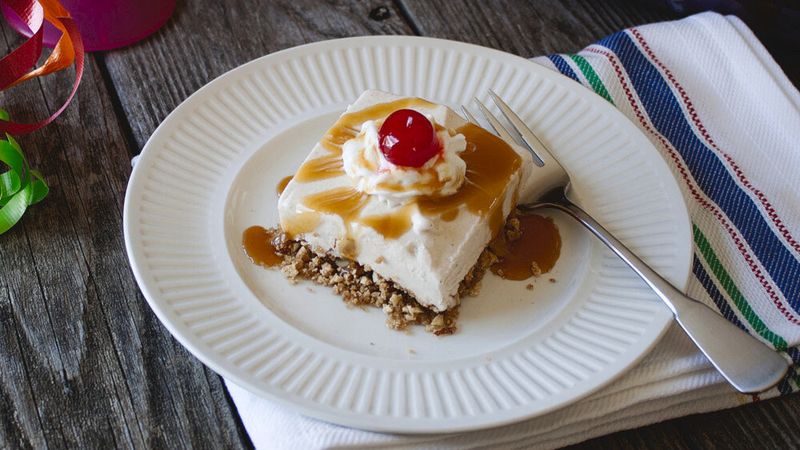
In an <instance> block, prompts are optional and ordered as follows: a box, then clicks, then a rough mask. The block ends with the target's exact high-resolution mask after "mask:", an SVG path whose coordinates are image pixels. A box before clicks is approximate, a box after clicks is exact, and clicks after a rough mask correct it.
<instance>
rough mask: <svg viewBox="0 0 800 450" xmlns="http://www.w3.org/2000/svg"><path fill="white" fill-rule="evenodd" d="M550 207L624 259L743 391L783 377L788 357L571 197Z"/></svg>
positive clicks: (764, 386) (752, 390) (770, 384)
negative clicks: (669, 276)
mask: <svg viewBox="0 0 800 450" xmlns="http://www.w3.org/2000/svg"><path fill="white" fill-rule="evenodd" d="M548 206H553V207H556V208H558V209H560V210H562V211H564V212H566V213H567V214H569V215H571V216H573V217H574V218H576V219H577V220H578V221H579V222H581V223H582V224H583V225H584V226H585V227H586V228H588V229H589V231H591V232H592V233H593V234H594V235H595V236H597V238H598V239H600V240H601V241H602V242H603V243H604V244H606V245H607V246H608V248H610V249H611V251H613V252H614V253H616V254H617V256H619V257H620V258H621V259H622V260H623V261H625V263H627V264H628V265H629V266H630V267H631V269H633V270H634V271H635V272H636V273H637V274H638V275H639V277H641V278H642V280H644V281H645V283H647V284H648V285H649V286H650V287H651V288H652V289H653V291H655V293H656V294H657V295H658V297H659V298H661V300H663V301H664V303H666V304H667V306H669V309H671V310H672V313H673V314H674V315H675V319H676V320H677V321H678V323H679V324H680V326H681V327H682V328H683V330H684V331H685V332H686V334H687V335H689V337H690V338H691V339H692V341H694V343H695V344H696V345H697V347H699V348H700V350H701V351H702V352H703V354H704V355H706V358H708V360H709V361H711V364H713V365H714V367H716V368H717V370H718V371H719V372H720V373H721V374H722V376H723V377H725V379H726V380H728V382H729V383H730V384H731V385H732V386H733V387H734V388H736V390H738V391H739V392H742V393H746V394H752V393H756V392H762V391H765V390H767V389H769V388H771V387H773V386H775V385H776V384H777V383H778V382H779V381H780V380H781V379H782V378H783V377H784V375H785V374H786V371H787V370H788V368H789V362H788V361H787V360H786V358H784V357H783V356H781V355H780V354H779V353H777V352H775V351H773V350H772V349H770V348H768V347H767V346H765V345H764V344H763V343H761V342H760V341H759V340H757V339H756V338H754V337H753V336H750V335H749V334H747V333H746V332H744V331H742V330H741V329H739V328H738V327H736V326H735V325H733V324H732V323H731V322H729V321H728V320H726V319H725V318H723V317H722V316H720V315H719V314H717V313H716V312H715V311H713V310H712V309H711V308H709V307H708V306H706V305H705V304H703V303H701V302H699V301H697V300H694V299H692V298H690V297H688V296H686V295H684V294H683V292H681V291H680V290H679V289H677V288H676V287H675V286H673V285H672V284H670V282H669V281H667V280H665V279H664V278H663V277H661V275H659V274H658V273H656V272H655V271H654V270H653V269H652V268H650V266H648V265H647V264H645V263H644V261H642V260H641V259H639V257H637V256H636V255H635V254H634V253H633V252H631V251H630V249H628V247H626V246H625V245H623V244H622V243H621V242H620V241H619V240H618V239H617V238H615V237H614V236H613V235H612V234H611V233H610V232H609V231H608V230H606V229H605V228H604V227H603V226H602V225H600V224H599V223H598V222H597V221H596V220H594V219H593V218H592V217H591V216H590V215H589V214H587V213H586V211H584V210H583V209H581V208H580V207H579V206H577V205H575V204H574V203H572V202H571V201H569V200H565V201H563V202H559V204H549V205H548Z"/></svg>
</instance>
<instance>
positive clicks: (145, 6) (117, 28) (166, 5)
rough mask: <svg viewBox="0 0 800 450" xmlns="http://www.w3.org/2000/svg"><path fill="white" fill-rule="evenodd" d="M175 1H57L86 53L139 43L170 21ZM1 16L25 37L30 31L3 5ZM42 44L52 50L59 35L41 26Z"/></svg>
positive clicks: (47, 25) (50, 26)
mask: <svg viewBox="0 0 800 450" xmlns="http://www.w3.org/2000/svg"><path fill="white" fill-rule="evenodd" d="M175 1H176V0H61V4H62V5H64V7H65V8H67V10H68V11H69V13H70V14H71V15H72V18H73V19H75V22H76V23H77V24H78V29H79V30H80V32H81V37H82V38H83V44H84V48H85V49H86V51H90V52H91V51H100V50H111V49H113V48H119V47H124V46H126V45H130V44H133V43H134V42H137V41H140V40H142V39H144V38H146V37H147V36H149V35H150V34H152V33H154V32H155V31H156V30H158V29H159V28H161V26H162V25H164V23H165V22H166V21H167V19H169V18H170V16H171V15H172V12H173V11H174V10H175ZM2 10H3V16H5V18H6V21H8V23H9V24H10V25H11V27H12V28H14V29H15V30H17V31H18V32H19V33H21V34H23V35H24V36H26V37H30V36H31V30H29V29H28V27H27V26H26V25H25V23H24V22H22V21H21V20H20V19H19V18H18V17H17V16H16V14H14V13H13V12H11V10H10V9H9V8H8V7H7V6H6V5H5V3H3V7H2ZM44 27H45V28H44V45H46V46H48V47H53V46H54V45H55V44H56V42H57V41H58V38H59V36H61V32H60V31H58V30H57V29H56V28H54V27H53V26H52V25H50V23H47V22H46V23H45V25H44Z"/></svg>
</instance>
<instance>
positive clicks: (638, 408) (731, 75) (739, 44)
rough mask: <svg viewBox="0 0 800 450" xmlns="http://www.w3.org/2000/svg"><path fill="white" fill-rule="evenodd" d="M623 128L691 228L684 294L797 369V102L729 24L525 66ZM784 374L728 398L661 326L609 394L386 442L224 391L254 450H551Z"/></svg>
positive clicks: (706, 407)
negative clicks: (661, 175) (666, 174)
mask: <svg viewBox="0 0 800 450" xmlns="http://www.w3.org/2000/svg"><path fill="white" fill-rule="evenodd" d="M534 61H535V62H537V63H540V64H543V65H545V66H547V67H550V68H552V69H554V70H558V71H559V72H561V73H563V74H564V75H566V76H568V77H570V78H572V79H573V80H575V81H576V82H578V83H581V84H582V85H584V86H586V87H587V88H589V89H592V90H593V91H594V92H596V93H597V94H598V95H600V96H602V97H603V98H605V99H606V100H608V101H609V102H611V103H613V104H614V105H615V106H616V107H617V108H619V110H620V111H622V112H623V113H624V114H625V115H626V116H628V118H630V120H631V121H633V122H634V123H635V124H637V125H638V126H639V127H640V128H641V129H642V131H643V132H644V133H645V135H646V136H647V137H648V138H649V139H650V140H651V141H652V142H653V144H654V145H655V146H656V148H657V149H658V150H659V151H660V152H661V153H662V155H663V157H664V159H665V160H666V161H667V162H668V164H669V166H670V168H671V169H672V171H673V174H674V175H675V177H676V179H678V180H679V184H680V186H681V190H682V192H683V194H684V198H685V200H686V204H687V206H688V208H689V213H690V216H691V219H692V227H693V231H694V244H695V247H694V261H693V264H692V271H693V273H694V276H693V277H692V278H691V280H690V283H689V287H688V294H689V295H691V296H693V297H694V298H697V299H700V300H702V301H704V302H706V303H707V304H709V305H712V306H713V307H714V308H716V309H717V310H718V311H719V312H720V313H722V314H723V315H724V316H725V317H726V318H728V320H730V321H731V322H733V323H735V324H736V325H737V326H739V327H741V328H742V329H745V330H747V331H748V332H750V333H752V334H754V335H756V336H758V337H759V338H760V339H761V340H763V341H764V342H766V343H768V344H769V345H771V346H773V347H774V348H776V349H779V350H781V351H784V352H786V353H787V354H788V356H789V357H791V358H792V359H793V360H794V361H795V363H800V351H798V345H799V344H800V243H799V242H798V241H799V240H800V208H798V206H797V205H800V192H799V191H798V189H797V185H796V182H794V180H797V177H798V175H797V174H798V172H800V149H798V145H800V144H798V143H800V93H798V91H797V90H796V89H795V88H794V87H793V86H792V84H791V83H790V82H789V80H788V79H787V78H786V77H785V75H784V74H783V73H782V72H781V70H780V68H779V67H778V65H777V64H776V63H775V61H773V60H772V58H771V57H770V56H769V54H768V53H767V52H766V50H765V49H764V47H763V46H762V45H761V44H760V43H759V42H758V40H757V39H756V38H755V36H753V34H752V32H751V31H750V30H749V29H747V27H746V26H745V25H744V24H743V23H742V22H741V21H739V20H738V19H737V18H735V17H723V16H720V15H718V14H713V13H704V14H699V15H695V16H692V17H689V18H687V19H683V20H680V21H675V22H666V23H659V24H653V25H645V26H641V27H636V28H631V29H628V30H624V31H621V32H619V33H616V34H613V35H611V36H609V37H607V38H605V39H603V40H602V41H600V42H598V43H596V44H594V45H591V46H589V47H587V48H586V49H584V50H583V51H581V52H579V53H578V54H564V55H551V56H548V57H540V58H535V59H534ZM798 383H800V376H799V375H798V372H797V369H796V368H794V369H793V370H792V373H790V374H789V376H787V378H786V379H785V380H783V381H782V382H781V383H780V384H779V385H778V386H777V387H776V388H774V389H772V390H771V391H768V392H766V393H763V394H762V395H761V396H760V397H758V396H743V395H739V394H737V393H736V392H734V391H733V390H732V389H731V388H730V387H728V386H727V384H726V383H725V382H724V380H723V379H722V377H721V376H720V375H719V374H717V373H716V371H714V369H713V368H712V367H711V366H710V364H709V363H708V362H707V361H706V360H705V358H704V357H703V356H702V354H701V353H700V352H699V351H698V350H697V349H696V348H695V347H694V346H693V345H692V343H691V342H690V341H689V340H688V339H687V338H686V337H685V336H684V335H683V333H682V332H681V330H680V329H678V328H677V327H676V326H673V327H672V328H671V329H670V330H669V331H668V333H667V334H666V336H665V337H664V338H663V340H662V341H661V342H660V343H659V344H658V345H657V346H656V348H655V350H653V352H652V353H651V354H649V355H648V356H647V357H645V358H644V359H643V360H642V361H641V362H640V363H639V364H638V365H637V366H636V367H635V368H634V369H632V370H631V371H630V372H628V373H627V374H625V375H624V376H623V377H621V378H620V379H619V380H617V381H615V382H614V383H612V384H611V385H609V386H607V387H606V388H604V389H602V390H601V391H598V392H596V393H595V394H593V395H591V396H590V397H587V398H585V399H583V400H581V401H579V402H577V403H575V404H572V405H570V406H567V407H565V408H562V409H560V410H558V411H555V412H553V413H550V414H547V415H545V416H542V417H538V418H535V419H531V420H528V421H525V422H521V423H517V424H514V425H509V426H505V427H499V428H495V429H491V430H484V431H476V432H470V433H462V434H456V435H446V436H422V437H412V436H398V435H390V434H381V433H372V432H366V431H360V430H353V429H349V428H344V427H339V426H336V425H331V424H327V423H323V422H319V421H316V420H313V419H309V418H305V417H302V416H300V415H297V414H295V413H292V412H290V411H287V410H285V409H283V408H281V407H279V406H277V405H273V404H272V403H270V402H269V401H267V400H264V399H261V398H258V397H256V396H254V395H252V394H250V393H248V392H247V391H245V390H244V389H241V388H239V387H238V386H236V385H234V384H233V383H230V382H228V387H229V389H230V393H231V396H232V397H233V400H234V402H235V403H236V405H237V408H238V410H239V413H240V415H241V418H242V421H243V423H244V425H245V428H246V429H247V430H248V432H249V434H250V437H251V438H252V440H253V443H254V444H255V445H256V446H257V447H260V448H303V449H307V448H345V447H363V448H376V447H385V448H403V447H420V446H422V447H427V448H480V447H497V446H503V447H508V448H517V447H519V448H531V447H534V448H553V447H559V446H563V445H568V444H571V443H576V442H580V441H583V440H586V439H589V438H592V437H595V436H599V435H603V434H607V433H611V432H614V431H618V430H623V429H629V428H634V427H638V426H643V425H646V424H650V423H654V422H659V421H662V420H666V419H669V418H673V417H679V416H683V415H687V414H692V413H698V412H707V411H713V410H718V409H723V408H729V407H733V406H737V405H739V404H742V403H746V402H751V401H757V400H759V399H763V398H769V397H774V396H777V395H785V394H789V393H791V392H793V391H797V390H798V389H800V387H799V386H798Z"/></svg>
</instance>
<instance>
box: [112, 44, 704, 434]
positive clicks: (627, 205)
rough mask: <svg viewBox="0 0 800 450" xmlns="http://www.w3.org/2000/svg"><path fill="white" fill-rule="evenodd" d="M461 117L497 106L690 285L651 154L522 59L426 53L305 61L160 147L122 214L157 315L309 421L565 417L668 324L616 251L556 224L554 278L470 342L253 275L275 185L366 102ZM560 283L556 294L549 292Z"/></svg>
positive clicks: (239, 77) (432, 423)
mask: <svg viewBox="0 0 800 450" xmlns="http://www.w3.org/2000/svg"><path fill="white" fill-rule="evenodd" d="M367 88H378V89H383V90H386V91H390V92H394V93H398V94H403V95H414V96H421V97H424V98H427V99H430V100H433V101H436V102H440V103H444V104H448V105H450V106H458V105H461V104H466V103H467V102H469V100H470V99H471V98H472V96H473V95H477V96H478V97H480V98H481V99H483V100H487V98H486V97H487V96H486V92H487V89H489V88H492V89H494V90H495V91H497V92H498V93H499V94H500V95H501V96H502V97H504V98H505V99H507V100H508V101H509V103H510V104H511V106H512V107H514V108H515V109H516V110H517V111H519V112H520V113H521V115H522V117H523V118H524V119H526V121H527V122H528V123H529V124H532V126H533V128H534V129H535V130H536V131H537V133H539V134H540V136H541V137H542V140H543V141H545V142H546V143H548V144H550V146H551V147H552V149H553V150H554V151H555V152H556V153H557V154H558V155H557V156H558V157H559V159H560V160H561V162H562V164H563V165H564V166H565V167H566V168H567V169H568V170H569V171H570V172H571V173H572V175H573V177H574V179H575V183H574V184H575V188H576V190H577V192H578V194H579V198H580V200H581V202H582V204H583V205H585V207H586V209H587V210H589V211H590V212H591V213H593V214H594V215H595V216H596V217H597V218H598V219H599V220H600V221H601V222H603V223H605V224H606V225H607V226H608V228H609V229H610V230H612V231H613V232H615V233H616V234H617V236H619V237H620V238H621V239H622V240H623V241H625V242H627V243H628V244H629V245H630V246H631V247H632V248H633V249H635V250H636V251H637V252H638V253H639V254H640V255H642V256H643V257H644V259H645V260H647V261H649V262H650V263H652V264H653V265H654V266H655V267H656V268H657V269H658V270H659V271H660V272H661V273H662V274H664V275H665V276H666V277H667V278H669V279H670V280H671V281H672V282H673V283H675V284H676V285H678V286H684V285H685V283H686V280H687V277H688V273H689V261H690V249H691V246H690V244H691V239H690V231H689V230H690V228H689V220H688V216H687V213H686V209H685V206H684V204H683V201H682V199H681V195H680V193H679V191H678V187H677V185H676V183H675V181H674V180H673V178H672V176H671V175H670V172H669V169H668V168H667V166H666V164H665V163H664V162H663V161H662V159H661V157H660V156H659V154H658V152H657V151H656V149H654V148H653V146H652V145H651V144H650V142H649V141H648V140H647V139H646V138H645V137H644V136H643V135H642V134H641V133H640V132H639V130H638V129H637V128H636V127H635V126H633V125H632V124H631V123H630V122H629V121H628V120H627V119H626V118H625V117H624V116H623V115H622V114H621V113H619V112H618V111H616V110H615V109H614V108H613V107H612V106H611V105H610V104H609V103H607V102H606V101H605V100H603V99H601V98H600V97H599V96H597V95H595V94H593V93H591V92H590V91H589V90H587V89H585V88H583V87H581V86H579V85H578V84H576V83H574V82H573V81H571V80H569V79H567V78H565V77H562V76H560V75H557V74H555V73H554V72H552V71H550V70H547V69H544V68H542V67H540V66H538V65H536V64H534V63H531V62H529V61H526V60H524V59H522V58H519V57H516V56H513V55H510V54H507V53H502V52H499V51H496V50H491V49H487V48H483V47H477V46H473V45H468V44H463V43H458V42H450V41H443V40H436V39H429V38H419V37H365V38H352V39H342V40H334V41H327V42H320V43H316V44H311V45H306V46H302V47H296V48H292V49H289V50H285V51H282V52H278V53H275V54H272V55H268V56H265V57H263V58H260V59H257V60H255V61H253V62H250V63H248V64H245V65H243V66H241V67H239V68H237V69H235V70H232V71H230V72H228V73H227V74H225V75H223V76H221V77H219V78H218V79H216V80H214V81H213V82H211V83H209V84H208V85H207V86H205V87H204V88H202V89H201V90H199V91H198V92H197V93H195V94H194V95H192V96H191V97H190V98H189V99H188V100H186V101H185V102H183V104H181V105H180V106H179V107H178V108H176V109H175V111H174V112H173V113H172V114H170V116H169V117H167V119H166V120H164V122H163V123H162V124H161V126H160V127H159V128H158V129H157V130H156V131H155V133H153V136H152V137H151V138H150V140H149V141H148V143H147V145H146V146H145V148H144V151H143V152H142V156H141V159H140V160H139V162H138V164H137V166H136V168H135V170H134V171H133V175H132V176H131V181H130V184H129V185H128V192H127V196H126V199H125V217H124V221H125V242H126V245H127V249H128V254H129V257H130V261H131V266H132V267H133V272H134V274H135V275H136V279H137V281H138V282H139V286H140V287H141V289H142V292H143V293H144V296H145V297H146V298H147V300H148V301H149V302H150V306H151V307H152V308H153V310H154V311H155V313H156V314H157V315H158V317H159V319H161V321H162V322H163V323H164V325H165V326H166V327H167V328H168V329H169V330H170V332H172V334H173V335H174V336H175V337H176V338H177V339H178V340H179V341H180V342H181V343H182V344H183V345H185V346H186V347H187V348H188V349H189V350H190V351H191V352H192V353H194V354H195V355H196V356H197V357H198V358H199V359H200V360H201V361H203V362H204V363H205V364H207V365H208V366H210V367H211V368H212V369H214V370H215V371H217V372H219V373H220V374H222V375H223V376H224V377H226V378H228V379H230V380H232V381H234V382H235V383H237V384H239V385H241V386H243V387H245V388H247V389H249V390H250V391H252V392H254V393H257V394H260V395H262V396H264V397H266V398H269V399H271V400H274V401H276V402H279V403H282V404H284V405H287V406H290V407H292V408H294V409H296V410H297V411H299V412H300V413H302V414H305V415H308V416H312V417H316V418H319V419H322V420H326V421H329V422H334V423H337V424H341V425H347V426H352V427H357V428H363V429H369V430H378V431H392V432H403V433H433V432H453V431H459V430H472V429H477V428H485V427H490V426H496V425H500V424H506V423H510V422H514V421H518V420H521V419H524V418H527V417H532V416H535V415H539V414H542V413H545V412H547V411H550V410H552V409H554V408H557V407H560V406H564V405H565V404H567V403H570V402H573V401H575V400H576V399H578V398H580V397H583V396H585V395H587V394H589V393H590V392H592V391H594V390H596V389H598V388H599V387H601V386H603V385H605V384H607V383H608V382H609V381H611V380H612V379H614V378H615V377H616V376H618V375H620V374H621V373H623V372H624V371H625V369H627V368H628V367H630V366H631V365H632V364H633V363H634V362H636V361H637V360H638V359H639V358H640V357H641V356H643V355H644V354H645V353H646V352H647V350H648V349H650V347H651V346H652V345H653V344H654V343H655V342H656V341H657V339H658V338H659V336H660V335H661V334H662V332H663V331H664V330H665V328H666V326H667V324H668V323H669V322H670V320H671V316H670V313H669V312H668V310H667V309H666V308H665V307H664V306H663V305H662V304H661V303H660V302H659V301H658V300H657V299H656V298H655V297H654V296H653V294H652V293H651V292H650V291H649V290H648V289H647V288H646V286H645V285H644V284H643V283H642V282H641V281H640V280H639V279H637V278H636V276H635V275H634V274H633V272H631V271H630V270H628V269H627V268H625V267H624V266H623V264H622V263H621V262H620V261H619V260H618V259H617V258H616V257H614V256H613V255H612V254H611V253H610V252H609V251H608V250H606V249H604V248H602V246H601V245H600V244H599V243H598V242H597V241H596V240H594V239H591V238H589V236H588V235H587V234H586V233H584V232H583V231H582V230H580V229H579V227H578V226H577V225H575V224H574V223H573V222H572V221H570V220H567V219H565V218H564V217H562V216H559V215H556V214H555V213H554V214H553V215H554V217H555V220H556V221H557V223H558V226H559V228H560V230H561V234H562V237H563V242H564V244H563V249H562V256H561V258H560V260H559V261H558V263H557V265H556V267H555V268H554V270H553V272H552V273H551V274H548V275H546V276H544V277H543V278H542V279H539V280H537V281H536V286H535V289H534V290H533V292H531V291H529V290H526V289H525V285H526V284H527V283H526V282H508V281H503V280H499V279H497V278H495V277H494V276H488V277H487V279H486V280H485V281H484V285H483V290H482V294H481V295H480V296H479V297H477V298H467V299H466V300H465V301H464V303H463V306H462V309H461V318H460V320H459V326H460V328H459V331H458V333H457V334H455V335H452V336H448V337H442V338H437V337H435V336H433V335H431V334H428V333H425V332H424V331H421V330H414V331H412V332H410V333H408V334H404V333H398V332H396V331H391V330H388V329H387V328H386V327H385V326H384V318H383V313H382V312H381V311H380V310H377V309H375V308H371V309H370V310H369V311H362V310H359V309H348V308H347V307H346V306H345V305H344V303H343V302H342V301H341V300H340V299H339V298H337V297H334V295H333V294H332V293H330V291H329V290H328V289H325V288H322V287H318V286H312V285H310V284H300V285H295V286H293V285H290V284H289V283H288V282H287V281H286V280H285V279H284V278H283V277H282V276H281V275H280V273H278V272H277V271H270V270H265V269H262V268H259V267H255V266H253V265H252V264H251V263H250V262H249V261H248V260H247V258H246V257H245V256H244V255H243V253H242V251H241V250H240V239H241V234H242V231H243V230H244V229H245V228H246V227H248V226H250V225H254V224H261V225H266V226H271V225H274V224H276V223H277V213H276V202H277V195H276V193H275V186H276V184H277V183H278V180H280V179H281V178H282V177H284V176H285V175H289V174H292V173H293V172H294V170H295V169H296V168H297V166H298V165H299V163H300V162H301V161H302V159H303V158H304V156H305V155H306V153H307V152H308V151H309V150H310V149H311V147H312V145H313V143H314V142H315V141H316V140H317V139H318V138H319V136H321V134H322V133H323V131H324V130H325V129H326V128H327V127H328V126H329V125H330V124H331V123H332V122H333V121H334V120H335V118H336V117H337V115H338V114H340V113H341V112H342V111H343V110H344V108H345V107H346V105H347V104H348V103H349V102H351V101H353V100H354V99H355V98H356V97H357V96H358V95H359V94H360V93H361V92H362V91H363V90H365V89H367ZM551 277H552V278H554V279H556V280H557V281H556V282H555V283H553V282H549V281H548V278H551Z"/></svg>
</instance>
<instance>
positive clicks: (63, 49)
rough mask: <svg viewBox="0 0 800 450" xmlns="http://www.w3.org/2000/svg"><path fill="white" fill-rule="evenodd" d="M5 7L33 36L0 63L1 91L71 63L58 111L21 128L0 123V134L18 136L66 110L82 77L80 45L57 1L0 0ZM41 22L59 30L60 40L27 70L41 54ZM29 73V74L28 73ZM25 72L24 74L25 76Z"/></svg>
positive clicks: (70, 19) (67, 14) (49, 120)
mask: <svg viewBox="0 0 800 450" xmlns="http://www.w3.org/2000/svg"><path fill="white" fill-rule="evenodd" d="M0 1H1V2H2V3H5V4H6V5H7V6H8V7H9V8H10V9H11V10H12V11H14V13H15V14H17V15H18V16H19V17H20V19H22V20H23V21H24V22H25V23H26V24H27V25H28V27H29V28H30V29H31V31H32V32H33V35H32V36H31V37H30V38H29V39H28V40H27V41H26V42H25V43H23V44H22V45H21V46H19V47H18V48H16V49H15V50H14V51H12V52H11V53H9V54H8V55H6V56H5V57H4V58H3V59H2V60H0V89H5V88H7V87H11V86H14V85H16V84H17V83H21V82H23V81H25V80H29V79H31V78H34V77H39V76H43V75H47V74H49V73H52V72H55V71H58V70H62V69H66V68H67V67H69V66H70V65H72V64H73V62H74V63H75V82H74V83H73V85H72V92H70V94H69V97H67V100H66V101H65V102H64V104H63V105H61V107H60V108H59V109H58V110H57V111H56V112H54V113H53V114H52V115H51V116H50V117H48V118H46V119H44V120H41V121H39V122H36V123H30V124H23V123H17V122H12V121H8V120H2V119H0V133H9V134H12V135H20V134H26V133H30V132H32V131H35V130H38V129H39V128H41V127H43V126H45V125H47V124H49V123H50V122H52V121H53V120H55V118H56V117H58V115H59V114H61V112H63V111H64V109H66V107H67V105H69V102H70V101H71V100H72V98H73V97H74V96H75V92H76V91H77V90H78V85H79V84H80V81H81V77H82V76H83V64H84V55H83V42H82V41H81V36H80V33H79V32H78V27H77V25H76V24H75V22H74V21H73V20H72V17H71V16H70V15H69V12H68V11H67V10H66V9H65V8H64V7H63V6H62V5H61V4H60V3H59V2H58V1H57V0H38V1H37V0H0ZM44 20H47V21H48V22H50V23H52V24H53V26H55V27H56V28H58V29H59V30H61V38H59V40H58V43H57V44H56V46H55V48H54V49H53V51H52V53H50V56H49V57H48V58H47V60H46V61H45V62H44V64H42V65H41V66H40V67H38V68H35V69H33V70H30V69H31V68H32V67H33V66H34V65H35V64H36V61H38V59H39V56H41V53H42V34H43V32H44ZM28 70H30V71H28ZM26 71H28V72H27V73H26Z"/></svg>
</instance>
